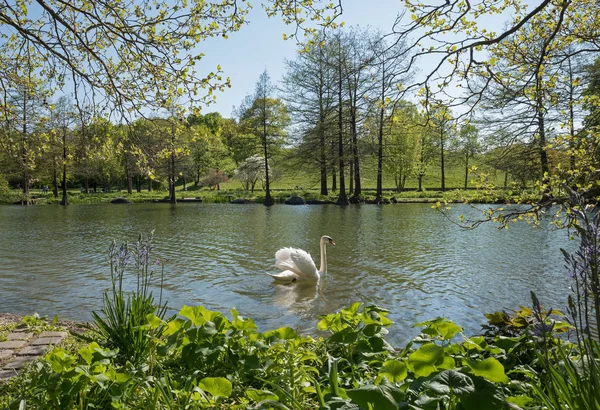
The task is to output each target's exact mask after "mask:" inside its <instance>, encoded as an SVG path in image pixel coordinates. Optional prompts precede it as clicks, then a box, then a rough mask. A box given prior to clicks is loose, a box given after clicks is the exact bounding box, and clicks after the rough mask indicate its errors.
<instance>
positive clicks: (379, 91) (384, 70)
mask: <svg viewBox="0 0 600 410" xmlns="http://www.w3.org/2000/svg"><path fill="white" fill-rule="evenodd" d="M371 43H372V47H373V48H374V57H373V60H372V63H371V65H372V66H373V67H374V68H375V70H376V71H375V73H374V74H373V76H375V78H376V79H377V80H376V82H377V84H376V86H374V87H373V90H372V96H371V100H372V101H371V104H372V105H373V108H374V109H375V111H376V112H377V119H378V124H377V131H378V132H377V188H376V195H375V202H377V203H380V202H381V200H382V196H383V169H384V131H385V130H386V129H388V130H389V131H388V132H389V133H390V134H391V133H393V132H394V131H392V130H391V127H392V121H393V118H394V116H395V111H396V109H397V107H398V105H402V104H403V103H404V102H403V101H402V99H401V94H402V92H401V88H402V83H403V82H404V81H407V80H409V79H410V76H409V75H407V74H406V73H405V66H406V64H408V61H407V59H406V58H405V56H404V54H405V52H404V49H405V48H406V45H405V43H404V42H398V43H396V44H395V45H394V46H393V47H389V45H388V43H387V41H386V39H385V38H384V37H383V36H381V35H377V36H373V37H372V39H371ZM404 135H406V134H404ZM398 154H400V153H399V152H396V158H397V159H399V155H398ZM410 156H411V155H410V154H408V156H407V157H410ZM404 159H407V158H404ZM411 162H412V161H411ZM407 166H408V163H406V162H405V161H400V162H399V163H398V167H393V168H394V178H395V180H396V189H399V188H400V186H402V187H403V186H404V181H403V178H404V180H405V178H406V176H407V175H408V174H407V173H406V172H403V170H405V169H406V168H407Z"/></svg>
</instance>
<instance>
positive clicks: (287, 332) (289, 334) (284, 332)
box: [264, 327, 298, 340]
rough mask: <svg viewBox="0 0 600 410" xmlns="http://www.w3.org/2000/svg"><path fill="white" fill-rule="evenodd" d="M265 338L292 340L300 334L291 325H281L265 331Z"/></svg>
mask: <svg viewBox="0 0 600 410" xmlns="http://www.w3.org/2000/svg"><path fill="white" fill-rule="evenodd" d="M264 336H265V339H268V338H271V337H274V338H275V339H277V340H290V339H295V338H297V337H298V334H297V333H296V331H295V330H294V329H292V328H291V327H280V328H279V329H275V330H268V331H266V332H265V333H264Z"/></svg>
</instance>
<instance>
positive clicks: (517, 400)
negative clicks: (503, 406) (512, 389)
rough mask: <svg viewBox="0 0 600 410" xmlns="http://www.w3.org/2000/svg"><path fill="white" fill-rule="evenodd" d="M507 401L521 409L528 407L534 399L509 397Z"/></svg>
mask: <svg viewBox="0 0 600 410" xmlns="http://www.w3.org/2000/svg"><path fill="white" fill-rule="evenodd" d="M506 401H507V402H509V403H513V404H516V405H517V406H519V407H526V406H527V405H529V403H531V402H532V401H533V399H532V398H531V397H529V396H509V397H507V398H506Z"/></svg>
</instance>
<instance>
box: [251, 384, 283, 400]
mask: <svg viewBox="0 0 600 410" xmlns="http://www.w3.org/2000/svg"><path fill="white" fill-rule="evenodd" d="M246 396H248V398H249V399H250V400H254V401H255V402H257V403H258V402H261V401H264V400H273V401H279V397H278V396H277V395H276V394H275V393H272V392H270V391H268V390H257V389H252V388H250V389H248V390H246Z"/></svg>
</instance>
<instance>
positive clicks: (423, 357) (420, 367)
mask: <svg viewBox="0 0 600 410" xmlns="http://www.w3.org/2000/svg"><path fill="white" fill-rule="evenodd" d="M443 356H444V349H443V348H442V347H440V346H438V345H436V344H435V343H426V344H424V345H422V346H421V347H419V348H418V349H417V350H415V351H414V352H413V353H411V355H410V356H409V357H408V367H409V369H410V370H411V371H412V372H413V373H415V375H417V376H423V377H426V376H429V375H430V374H431V373H433V372H434V371H435V364H436V362H438V360H440V359H442V357H443Z"/></svg>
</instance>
